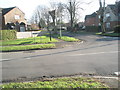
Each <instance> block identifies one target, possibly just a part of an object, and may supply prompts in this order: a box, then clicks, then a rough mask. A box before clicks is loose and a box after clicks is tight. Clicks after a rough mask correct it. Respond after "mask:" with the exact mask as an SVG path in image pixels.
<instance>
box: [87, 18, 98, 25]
mask: <svg viewBox="0 0 120 90" xmlns="http://www.w3.org/2000/svg"><path fill="white" fill-rule="evenodd" d="M98 25H99V20H98V19H97V17H92V18H87V19H86V20H85V26H98Z"/></svg>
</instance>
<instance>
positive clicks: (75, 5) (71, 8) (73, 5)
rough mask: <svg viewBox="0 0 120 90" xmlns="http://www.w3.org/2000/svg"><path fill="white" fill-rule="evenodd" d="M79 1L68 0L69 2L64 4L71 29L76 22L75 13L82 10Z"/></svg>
mask: <svg viewBox="0 0 120 90" xmlns="http://www.w3.org/2000/svg"><path fill="white" fill-rule="evenodd" d="M80 4H81V2H79V1H77V0H69V2H68V3H67V4H66V5H65V7H66V9H67V11H68V13H69V16H70V27H71V30H73V27H74V25H75V23H76V22H77V20H78V19H77V15H78V12H79V10H80V9H81V10H83V8H81V7H80Z"/></svg>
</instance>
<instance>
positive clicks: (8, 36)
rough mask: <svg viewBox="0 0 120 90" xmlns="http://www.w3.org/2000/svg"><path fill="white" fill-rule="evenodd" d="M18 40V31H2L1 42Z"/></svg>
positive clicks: (0, 33) (0, 32) (0, 34)
mask: <svg viewBox="0 0 120 90" xmlns="http://www.w3.org/2000/svg"><path fill="white" fill-rule="evenodd" d="M16 38H17V36H16V30H0V40H14V39H16Z"/></svg>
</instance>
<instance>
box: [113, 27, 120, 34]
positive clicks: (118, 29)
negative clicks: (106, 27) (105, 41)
mask: <svg viewBox="0 0 120 90" xmlns="http://www.w3.org/2000/svg"><path fill="white" fill-rule="evenodd" d="M114 33H120V25H117V26H115V27H114Z"/></svg>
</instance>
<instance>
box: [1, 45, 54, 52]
mask: <svg viewBox="0 0 120 90" xmlns="http://www.w3.org/2000/svg"><path fill="white" fill-rule="evenodd" d="M48 48H55V44H36V45H22V46H7V47H0V51H20V50H34V49H48Z"/></svg>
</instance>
